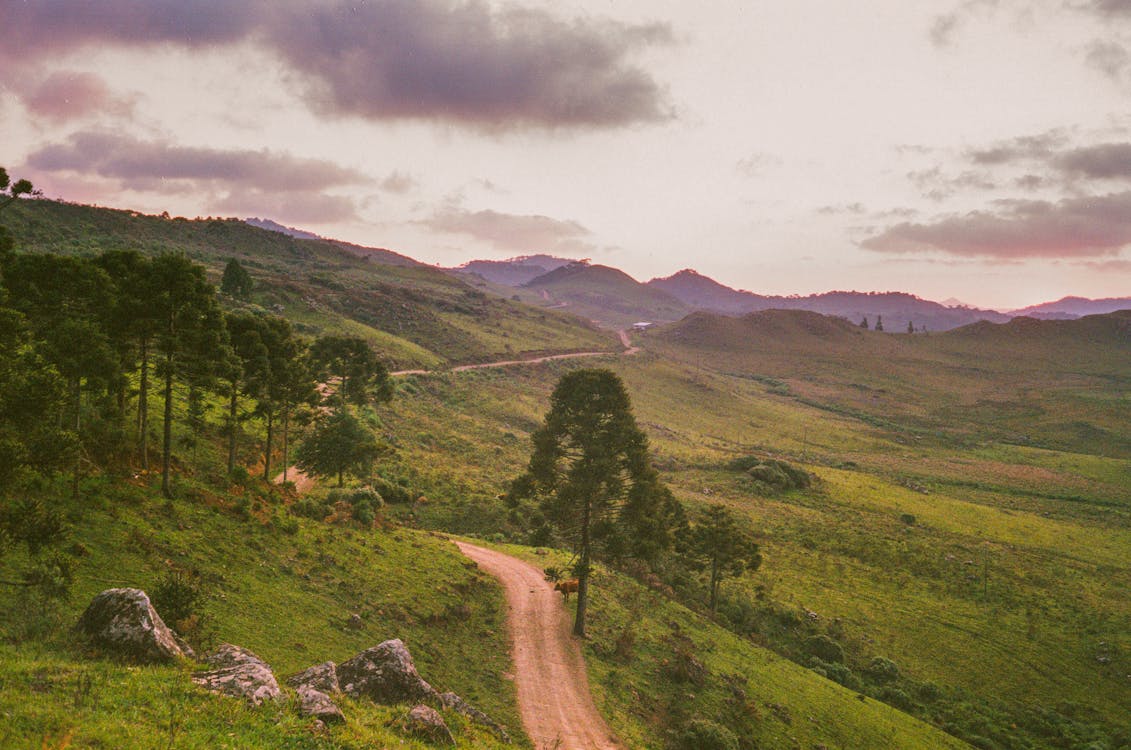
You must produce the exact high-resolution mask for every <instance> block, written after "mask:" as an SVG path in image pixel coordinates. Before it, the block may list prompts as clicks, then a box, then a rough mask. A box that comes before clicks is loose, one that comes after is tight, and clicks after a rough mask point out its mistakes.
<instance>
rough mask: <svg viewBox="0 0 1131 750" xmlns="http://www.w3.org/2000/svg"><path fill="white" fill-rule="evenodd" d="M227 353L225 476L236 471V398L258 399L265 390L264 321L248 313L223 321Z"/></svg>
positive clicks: (225, 364)
mask: <svg viewBox="0 0 1131 750" xmlns="http://www.w3.org/2000/svg"><path fill="white" fill-rule="evenodd" d="M225 324H226V326H227V329H228V341H229V344H230V347H231V348H230V350H229V351H228V352H226V354H227V356H226V357H225V359H224V363H223V368H222V376H221V377H222V379H223V380H224V382H225V385H226V390H227V396H228V420H227V426H226V429H227V432H228V473H229V474H231V473H232V471H234V470H235V468H236V437H237V434H238V432H239V419H240V418H239V398H240V396H241V395H242V396H245V397H247V398H252V399H258V398H259V397H260V396H262V394H263V392H264V391H265V390H266V387H267V372H268V369H269V368H270V363H269V362H268V358H267V354H268V353H267V345H266V344H264V343H263V335H264V328H265V326H264V323H263V318H262V317H260V316H257V315H251V314H248V313H231V314H229V315H228V316H227V318H226V319H225Z"/></svg>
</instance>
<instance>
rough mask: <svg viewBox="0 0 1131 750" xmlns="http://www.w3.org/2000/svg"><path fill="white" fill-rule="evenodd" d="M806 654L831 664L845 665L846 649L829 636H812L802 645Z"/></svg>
mask: <svg viewBox="0 0 1131 750" xmlns="http://www.w3.org/2000/svg"><path fill="white" fill-rule="evenodd" d="M802 648H804V649H805V653H807V654H809V655H810V656H815V657H817V658H818V659H820V660H821V661H823V662H827V663H829V664H844V649H843V648H841V645H840V644H839V643H837V642H836V641H834V640H833V639H832V638H829V637H828V636H827V635H812V636H809V637H808V638H806V639H805V643H804V644H802Z"/></svg>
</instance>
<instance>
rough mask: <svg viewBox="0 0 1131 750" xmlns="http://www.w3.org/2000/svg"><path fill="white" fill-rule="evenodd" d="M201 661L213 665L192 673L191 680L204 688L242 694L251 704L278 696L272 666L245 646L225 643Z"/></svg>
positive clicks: (224, 692)
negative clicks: (208, 668)
mask: <svg viewBox="0 0 1131 750" xmlns="http://www.w3.org/2000/svg"><path fill="white" fill-rule="evenodd" d="M204 661H205V663H206V664H208V665H209V666H211V667H212V669H210V670H208V671H205V672H197V673H195V674H193V676H192V681H193V682H194V683H196V684H197V685H200V686H201V687H202V688H204V689H205V690H209V691H211V692H213V693H220V694H221V695H231V696H233V697H236V698H243V699H245V700H247V702H248V703H250V704H252V705H254V706H258V705H259V704H261V703H263V702H264V701H267V700H272V701H273V700H278V699H279V696H280V694H281V692H280V690H279V683H278V682H276V681H275V675H274V673H273V672H272V671H271V667H269V666H267V663H266V662H264V661H263V660H262V659H260V658H259V657H258V656H256V655H255V654H253V653H251V652H250V651H248V650H247V649H244V648H240V647H239V646H233V645H232V644H230V643H225V644H224V645H222V646H220V649H219V650H218V651H217V652H216V653H214V654H212V655H211V656H209V657H207V658H205V660H204Z"/></svg>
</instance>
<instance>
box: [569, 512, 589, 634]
mask: <svg viewBox="0 0 1131 750" xmlns="http://www.w3.org/2000/svg"><path fill="white" fill-rule="evenodd" d="M591 514H592V501H590V500H586V501H585V510H584V514H583V515H582V518H581V560H580V562H579V565H580V570H578V572H577V614H576V616H575V617H574V620H573V634H574V635H575V636H577V637H578V638H584V637H585V610H586V608H587V607H588V605H589V523H590V520H591Z"/></svg>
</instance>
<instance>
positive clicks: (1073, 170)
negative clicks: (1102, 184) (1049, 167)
mask: <svg viewBox="0 0 1131 750" xmlns="http://www.w3.org/2000/svg"><path fill="white" fill-rule="evenodd" d="M1053 165H1054V166H1056V167H1057V168H1058V169H1060V170H1061V171H1062V172H1064V173H1065V174H1066V175H1067V176H1069V177H1070V178H1085V179H1093V180H1095V179H1099V180H1131V143H1101V144H1098V145H1095V146H1087V147H1085V148H1076V149H1072V150H1071V151H1065V152H1064V153H1062V154H1059V155H1058V156H1057V157H1056V158H1055V159H1054V160H1053Z"/></svg>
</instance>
